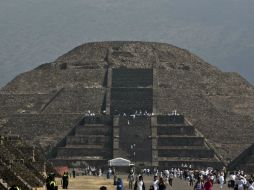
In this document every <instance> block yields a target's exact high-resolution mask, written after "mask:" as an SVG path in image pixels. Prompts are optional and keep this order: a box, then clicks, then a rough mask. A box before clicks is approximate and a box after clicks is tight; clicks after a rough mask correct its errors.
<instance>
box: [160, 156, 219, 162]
mask: <svg viewBox="0 0 254 190" xmlns="http://www.w3.org/2000/svg"><path fill="white" fill-rule="evenodd" d="M158 161H159V162H169V161H178V162H185V161H186V162H189V161H191V162H214V161H217V160H216V159H215V158H199V159H197V158H190V157H158Z"/></svg>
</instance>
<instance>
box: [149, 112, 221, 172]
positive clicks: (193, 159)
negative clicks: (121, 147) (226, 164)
mask: <svg viewBox="0 0 254 190" xmlns="http://www.w3.org/2000/svg"><path fill="white" fill-rule="evenodd" d="M155 127H156V128H157V135H156V140H157V142H156V141H153V146H154V149H155V150H157V159H156V161H157V162H158V166H159V167H160V168H167V167H170V168H171V167H182V166H183V165H187V166H190V165H191V167H193V168H203V167H214V168H221V167H222V166H223V164H222V162H221V160H220V158H219V157H217V155H216V153H215V151H214V150H213V149H212V148H211V147H210V145H209V144H208V143H207V142H206V140H205V138H204V137H203V136H202V135H201V134H199V133H198V131H197V130H196V129H195V128H194V126H192V125H191V124H190V123H189V122H188V121H187V120H186V119H185V118H184V116H182V115H158V116H157V123H156V126H155Z"/></svg>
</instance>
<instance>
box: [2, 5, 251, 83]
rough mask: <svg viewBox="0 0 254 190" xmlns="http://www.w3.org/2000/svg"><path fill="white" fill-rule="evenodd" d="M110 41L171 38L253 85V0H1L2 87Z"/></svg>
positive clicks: (180, 45) (166, 39) (172, 41)
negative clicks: (75, 51)
mask: <svg viewBox="0 0 254 190" xmlns="http://www.w3.org/2000/svg"><path fill="white" fill-rule="evenodd" d="M110 40H140V41H157V42H166V43H170V44H173V45H176V46H178V47H181V48H186V49H188V50H190V51H192V52H193V53H195V54H197V55H198V56H200V57H201V58H203V59H205V60H206V61H207V62H209V63H211V64H213V65H216V66H217V67H219V68H220V69H222V70H224V71H236V72H239V73H240V74H242V75H243V76H244V77H245V78H246V79H248V80H249V81H250V82H252V84H254V74H253V73H254V61H253V60H254V0H0V86H3V85H5V84H6V83H7V82H8V81H10V80H11V79H13V78H14V77H15V76H16V75H17V74H19V73H21V72H24V71H28V70H31V69H33V68H34V67H36V66H38V65H40V64H42V63H45V62H51V61H53V60H55V59H56V58H57V57H58V56H60V55H62V54H63V53H66V52H67V51H69V50H71V49H72V48H74V47H76V46H78V45H80V44H82V43H85V42H91V41H110Z"/></svg>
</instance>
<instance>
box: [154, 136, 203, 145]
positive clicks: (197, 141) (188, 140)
mask: <svg viewBox="0 0 254 190" xmlns="http://www.w3.org/2000/svg"><path fill="white" fill-rule="evenodd" d="M204 142H205V141H204V138H203V137H197V136H170V135H160V136H159V137H158V146H203V145H204Z"/></svg>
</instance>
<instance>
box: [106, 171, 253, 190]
mask: <svg viewBox="0 0 254 190" xmlns="http://www.w3.org/2000/svg"><path fill="white" fill-rule="evenodd" d="M108 173H111V169H110V170H109V171H108ZM113 176H114V178H113V179H114V180H113V181H114V185H115V187H116V190H123V189H124V188H123V181H122V179H121V178H120V177H117V176H116V174H115V175H113ZM145 176H153V178H152V180H151V182H150V183H149V184H145V182H144V180H143V178H144V177H145ZM108 178H110V176H108ZM176 178H178V179H180V180H181V181H182V182H183V183H184V182H185V183H187V184H188V185H189V186H190V187H191V188H192V189H194V190H212V189H213V186H214V184H218V185H219V188H220V189H224V188H225V187H226V186H228V188H232V189H234V190H254V180H253V179H254V178H253V176H252V175H246V174H245V173H244V172H243V171H237V172H231V173H227V172H226V170H225V169H223V170H221V171H218V170H214V169H212V168H207V169H205V170H195V169H191V168H184V169H179V168H172V169H170V170H163V171H159V170H157V169H154V170H151V169H143V170H141V171H140V172H139V174H138V173H135V172H134V170H133V169H132V170H130V173H129V175H128V178H127V180H128V189H129V190H144V189H146V188H145V187H146V186H147V187H149V190H166V188H167V187H173V186H174V179H176Z"/></svg>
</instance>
